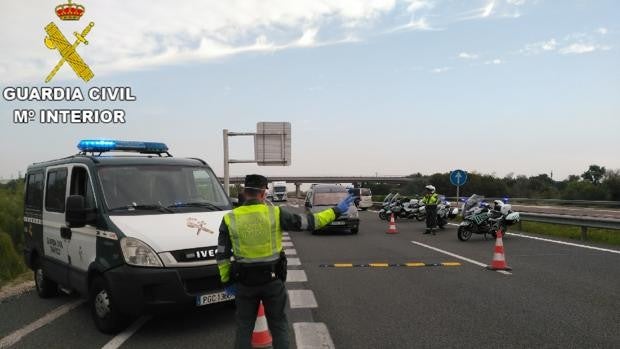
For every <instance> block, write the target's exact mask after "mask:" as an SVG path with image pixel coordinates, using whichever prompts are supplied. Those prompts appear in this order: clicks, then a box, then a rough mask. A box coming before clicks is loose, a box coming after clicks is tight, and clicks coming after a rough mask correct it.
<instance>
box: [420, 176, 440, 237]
mask: <svg viewBox="0 0 620 349" xmlns="http://www.w3.org/2000/svg"><path fill="white" fill-rule="evenodd" d="M424 189H425V191H426V194H425V195H424V197H422V199H421V200H420V201H421V202H422V203H423V204H424V205H425V206H426V230H425V231H424V234H433V235H435V228H436V227H437V205H438V204H439V195H437V193H435V187H434V186H432V185H430V184H429V185H427V186H426V187H424Z"/></svg>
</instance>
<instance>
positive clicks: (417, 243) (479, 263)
mask: <svg viewBox="0 0 620 349" xmlns="http://www.w3.org/2000/svg"><path fill="white" fill-rule="evenodd" d="M411 243H413V244H416V245H418V246H422V247H426V248H428V249H430V250H433V251H437V252H440V253H443V254H446V255H448V256H451V257H454V258H458V259H460V260H463V261H465V262H468V263H471V264H474V265H478V266H481V267H484V268H486V267H487V264H484V263H481V262H478V261H475V260H473V259H469V258H467V257H463V256H461V255H458V254H456V253H452V252H448V251H446V250H442V249H439V248H437V247H433V246H429V245H426V244H423V243H421V242H417V241H411ZM496 271H497V272H502V274H505V275H512V273H510V272H508V271H505V270H496Z"/></svg>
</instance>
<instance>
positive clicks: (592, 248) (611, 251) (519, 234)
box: [448, 223, 620, 254]
mask: <svg viewBox="0 0 620 349" xmlns="http://www.w3.org/2000/svg"><path fill="white" fill-rule="evenodd" d="M448 224H449V225H454V226H457V227H458V224H454V223H448ZM506 235H510V236H518V237H522V238H527V239H532V240H539V241H545V242H552V243H555V244H560V245H567V246H573V247H581V248H587V249H590V250H596V251H603V252H609V253H617V254H620V251H619V250H612V249H609V248H602V247H595V246H589V245H582V244H576V243H573V242H566V241H560V240H552V239H545V238H540V237H537V236H532V235H527V234H523V233H511V232H507V233H506Z"/></svg>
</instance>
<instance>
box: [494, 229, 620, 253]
mask: <svg viewBox="0 0 620 349" xmlns="http://www.w3.org/2000/svg"><path fill="white" fill-rule="evenodd" d="M506 235H510V236H518V237H522V238H527V239H532V240H540V241H545V242H553V243H556V244H560V245H567V246H573V247H581V248H587V249H590V250H596V251H603V252H610V253H617V254H620V251H618V250H611V249H608V248H601V247H594V246H588V245H581V244H575V243H572V242H565V241H560V240H551V239H545V238H539V237H537V236H531V235H526V234H516V233H506Z"/></svg>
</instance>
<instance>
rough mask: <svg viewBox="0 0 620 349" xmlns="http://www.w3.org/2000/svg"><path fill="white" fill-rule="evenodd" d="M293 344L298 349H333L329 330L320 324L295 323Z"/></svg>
mask: <svg viewBox="0 0 620 349" xmlns="http://www.w3.org/2000/svg"><path fill="white" fill-rule="evenodd" d="M293 331H295V344H296V345H297V348H298V349H333V348H335V346H334V342H333V341H332V337H331V336H330V335H329V330H328V329H327V326H325V324H324V323H322V322H296V323H294V324H293Z"/></svg>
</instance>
